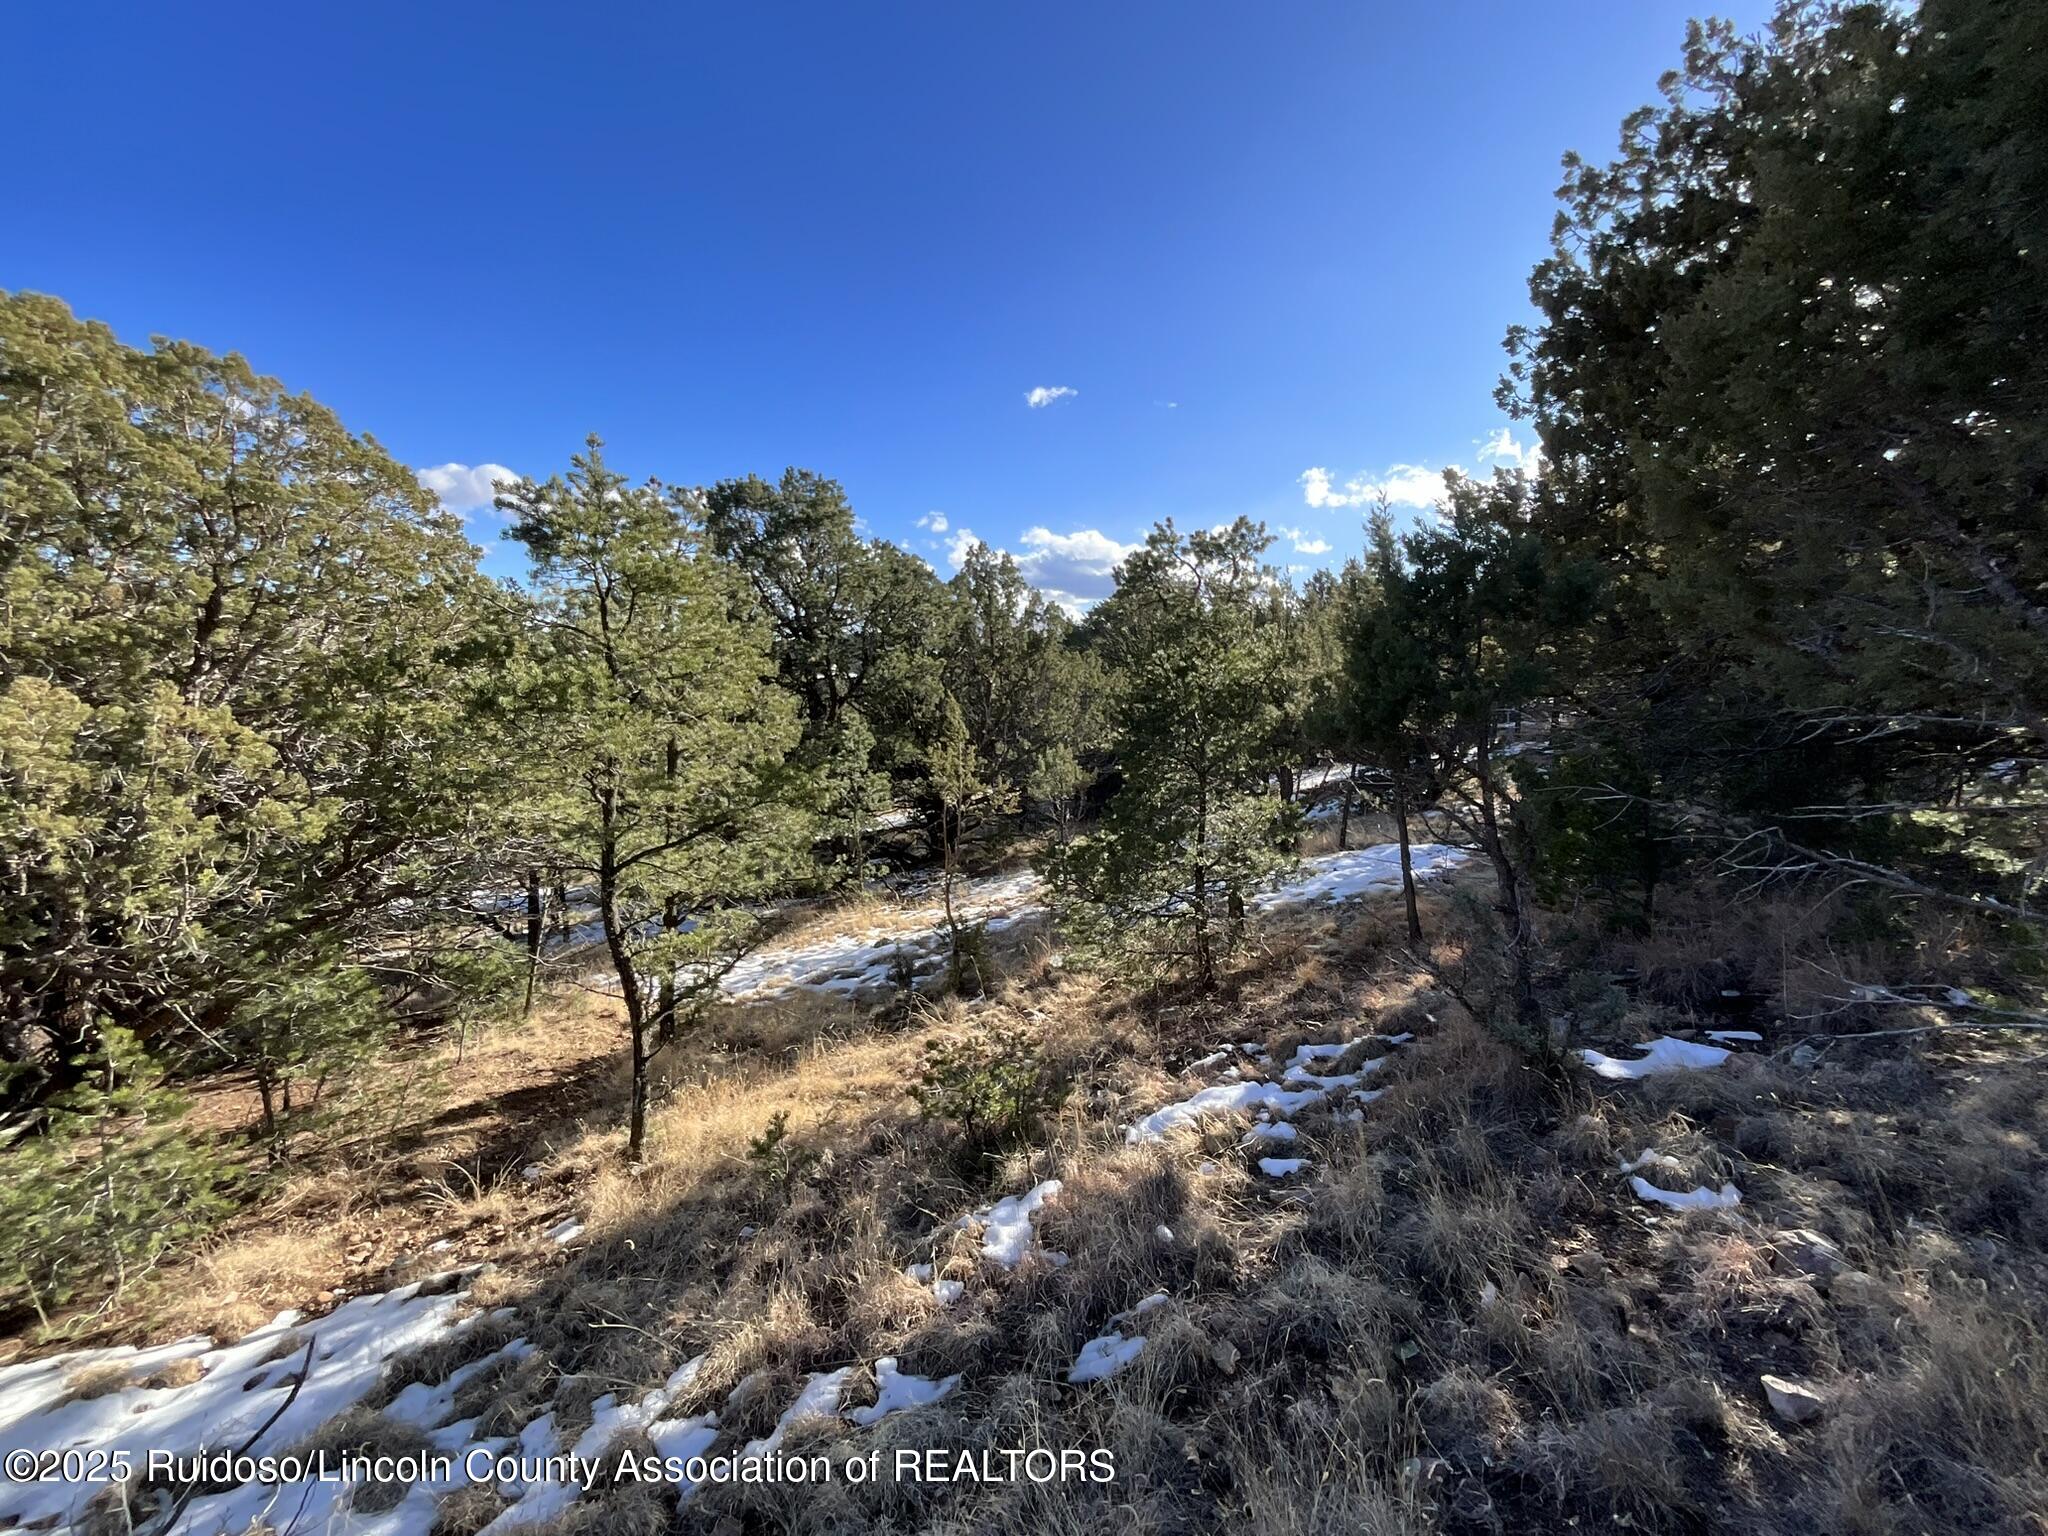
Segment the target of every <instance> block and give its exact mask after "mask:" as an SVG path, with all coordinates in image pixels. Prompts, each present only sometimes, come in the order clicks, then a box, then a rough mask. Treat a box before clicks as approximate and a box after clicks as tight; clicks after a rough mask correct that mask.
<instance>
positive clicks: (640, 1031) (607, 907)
mask: <svg viewBox="0 0 2048 1536" xmlns="http://www.w3.org/2000/svg"><path fill="white" fill-rule="evenodd" d="M600 798H601V813H600V827H601V831H600V834H599V838H600V841H599V846H598V856H597V907H598V921H599V922H600V923H601V924H602V925H603V927H604V942H605V948H606V949H607V950H609V951H610V952H611V957H612V969H613V970H614V971H616V972H617V973H618V977H619V993H620V995H621V996H622V997H623V998H624V999H625V1003H626V1025H627V1027H628V1028H629V1029H630V1030H631V1031H632V1036H633V1105H632V1110H631V1112H630V1114H629V1116H628V1119H627V1125H626V1160H627V1161H628V1162H634V1163H637V1162H639V1161H640V1157H641V1154H642V1153H643V1152H644V1151H645V1150H646V1147H647V1009H646V1002H645V1000H644V999H643V998H642V997H641V995H640V978H639V976H638V975H637V974H636V973H635V971H634V969H633V957H632V955H631V954H630V953H629V952H628V951H627V948H626V933H625V927H624V925H623V924H622V923H621V921H620V919H619V871H618V858H619V849H618V843H617V835H616V832H615V829H614V826H613V820H614V814H615V812H614V806H613V801H612V795H611V791H610V790H606V791H605V792H604V793H603V795H602V796H601V797H600Z"/></svg>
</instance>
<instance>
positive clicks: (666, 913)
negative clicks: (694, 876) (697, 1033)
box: [654, 896, 683, 1049]
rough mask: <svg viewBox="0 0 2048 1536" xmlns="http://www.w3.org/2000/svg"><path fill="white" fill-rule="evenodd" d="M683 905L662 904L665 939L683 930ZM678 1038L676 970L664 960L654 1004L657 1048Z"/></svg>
mask: <svg viewBox="0 0 2048 1536" xmlns="http://www.w3.org/2000/svg"><path fill="white" fill-rule="evenodd" d="M682 926H683V905H682V903H681V902H680V901H678V900H676V898H675V897H673V896H670V897H668V898H666V899H665V900H664V901H663V902H662V904H661V931H662V933H663V935H664V936H665V937H668V938H674V937H675V936H676V934H677V933H679V932H680V931H681V930H682ZM675 1038H676V968H675V962H674V961H672V960H664V961H663V962H662V966H661V983H660V987H659V990H658V991H657V993H656V996H655V1003H654V1039H655V1045H656V1048H657V1049H659V1048H660V1047H661V1046H664V1045H670V1044H673V1043H674V1041H675Z"/></svg>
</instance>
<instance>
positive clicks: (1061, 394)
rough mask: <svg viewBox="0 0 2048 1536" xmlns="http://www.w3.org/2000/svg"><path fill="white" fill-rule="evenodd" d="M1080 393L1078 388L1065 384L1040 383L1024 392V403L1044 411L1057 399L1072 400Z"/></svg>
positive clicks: (1035, 409) (1033, 408)
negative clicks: (1068, 386) (1071, 387)
mask: <svg viewBox="0 0 2048 1536" xmlns="http://www.w3.org/2000/svg"><path fill="white" fill-rule="evenodd" d="M1079 393H1080V391H1079V390H1078V389H1069V388H1067V386H1066V385H1064V384H1040V385H1039V386H1038V387H1037V388H1035V389H1029V390H1026V391H1025V392H1024V403H1025V404H1026V405H1028V406H1030V407H1031V409H1032V410H1034V411H1042V410H1044V409H1045V408H1046V407H1047V406H1048V405H1051V404H1052V403H1053V402H1054V401H1055V400H1071V399H1073V398H1074V396H1076V395H1078V394H1079Z"/></svg>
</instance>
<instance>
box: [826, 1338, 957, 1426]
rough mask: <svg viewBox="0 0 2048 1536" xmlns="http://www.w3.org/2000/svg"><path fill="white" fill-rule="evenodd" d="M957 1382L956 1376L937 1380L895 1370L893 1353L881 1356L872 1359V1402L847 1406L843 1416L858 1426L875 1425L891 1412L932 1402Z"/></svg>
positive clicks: (902, 1410)
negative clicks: (873, 1369) (864, 1404)
mask: <svg viewBox="0 0 2048 1536" xmlns="http://www.w3.org/2000/svg"><path fill="white" fill-rule="evenodd" d="M959 1385H960V1378H959V1377H958V1376H947V1377H943V1378H940V1379H937V1380H934V1379H933V1378H931V1377H929V1376H906V1375H905V1374H904V1373H903V1372H902V1371H900V1370H898V1369H897V1366H896V1357H895V1356H894V1355H884V1356H883V1357H882V1358H881V1359H879V1360H877V1361H876V1362H875V1400H874V1403H873V1404H872V1405H871V1406H869V1407H866V1408H851V1409H848V1410H847V1414H846V1416H847V1418H849V1419H851V1420H852V1421H853V1422H854V1423H856V1424H860V1425H868V1424H879V1423H881V1422H882V1420H884V1419H886V1418H887V1417H889V1415H890V1414H892V1413H902V1412H904V1411H905V1410H907V1409H911V1408H923V1407H926V1406H928V1405H930V1404H932V1403H936V1402H938V1401H939V1400H940V1399H941V1398H943V1397H946V1396H949V1395H950V1394H951V1393H952V1392H953V1390H954V1389H955V1388H956V1387H958V1386H959Z"/></svg>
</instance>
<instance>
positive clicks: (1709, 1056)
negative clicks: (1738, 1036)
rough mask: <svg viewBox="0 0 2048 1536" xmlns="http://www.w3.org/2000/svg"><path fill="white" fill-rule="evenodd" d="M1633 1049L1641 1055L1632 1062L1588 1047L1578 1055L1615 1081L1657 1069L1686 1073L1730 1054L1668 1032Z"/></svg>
mask: <svg viewBox="0 0 2048 1536" xmlns="http://www.w3.org/2000/svg"><path fill="white" fill-rule="evenodd" d="M1636 1049H1637V1050H1639V1051H1641V1052H1643V1054H1642V1055H1641V1056H1638V1057H1636V1058H1635V1059H1634V1060H1632V1061H1624V1060H1622V1059H1621V1058H1619V1057H1616V1056H1603V1055H1601V1054H1600V1052H1598V1051H1595V1050H1591V1049H1587V1050H1582V1051H1580V1052H1579V1058H1580V1059H1581V1060H1582V1061H1584V1062H1585V1064H1586V1065H1587V1066H1588V1067H1589V1068H1591V1069H1592V1071H1593V1072H1594V1073H1595V1074H1596V1075H1598V1076H1600V1077H1605V1078H1611V1079H1613V1080H1614V1081H1616V1082H1628V1081H1633V1080H1635V1079H1637V1078H1644V1077H1649V1076H1651V1075H1652V1074H1654V1073H1658V1072H1688V1071H1700V1070H1703V1069H1705V1068H1708V1067H1718V1066H1720V1065H1721V1063H1722V1062H1724V1061H1726V1060H1727V1059H1728V1058H1729V1056H1730V1055H1731V1054H1733V1053H1732V1052H1730V1051H1727V1050H1725V1049H1723V1048H1722V1047H1721V1046H1718V1045H1701V1044H1699V1043H1697V1042H1696V1041H1692V1040H1675V1039H1673V1038H1672V1037H1671V1036H1670V1035H1659V1036H1658V1037H1657V1038H1656V1039H1654V1040H1650V1041H1646V1042H1645V1043H1644V1044H1642V1045H1639V1046H1637V1047H1636Z"/></svg>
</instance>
